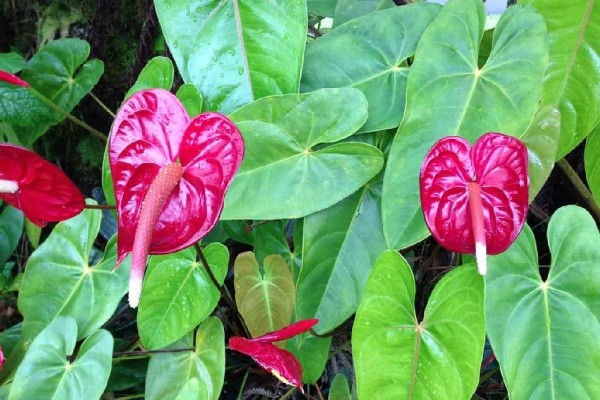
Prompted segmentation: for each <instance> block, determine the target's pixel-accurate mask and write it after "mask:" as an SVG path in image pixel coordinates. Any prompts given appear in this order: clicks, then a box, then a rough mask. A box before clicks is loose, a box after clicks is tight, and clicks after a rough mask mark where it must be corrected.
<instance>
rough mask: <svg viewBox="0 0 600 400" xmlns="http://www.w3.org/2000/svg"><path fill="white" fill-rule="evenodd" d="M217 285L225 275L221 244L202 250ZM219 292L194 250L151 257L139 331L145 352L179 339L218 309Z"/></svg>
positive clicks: (226, 259)
mask: <svg viewBox="0 0 600 400" xmlns="http://www.w3.org/2000/svg"><path fill="white" fill-rule="evenodd" d="M203 252H204V255H205V257H206V260H207V261H208V264H209V266H210V267H211V271H212V273H213V274H214V276H215V278H216V279H217V281H218V282H219V283H220V284H223V281H224V280H225V276H226V275H227V265H228V263H229V251H228V250H227V248H226V247H225V246H224V245H222V244H220V243H212V244H210V245H208V246H206V248H205V249H204V250H203ZM220 297H221V293H220V291H219V289H218V288H216V287H215V285H214V284H213V282H212V281H211V279H210V277H209V276H208V274H207V273H206V270H205V269H204V266H203V265H202V263H201V262H200V261H196V251H195V250H194V249H193V248H189V249H185V250H182V251H179V252H177V253H173V254H168V255H164V256H152V257H150V263H149V265H148V271H147V272H146V276H145V278H144V286H143V289H142V297H141V302H140V310H139V313H138V318H137V321H138V330H139V333H140V339H141V340H142V343H143V344H144V346H145V347H146V348H148V349H159V348H162V347H165V346H167V345H170V344H172V343H173V342H175V341H177V340H179V339H181V338H182V337H183V336H184V335H185V334H186V333H188V332H189V331H191V330H192V329H194V327H195V326H197V325H198V324H199V323H200V322H202V321H203V320H204V319H205V318H206V317H208V315H210V313H211V312H213V310H214V309H215V307H216V306H217V303H218V302H219V299H220Z"/></svg>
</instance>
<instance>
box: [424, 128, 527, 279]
mask: <svg viewBox="0 0 600 400" xmlns="http://www.w3.org/2000/svg"><path fill="white" fill-rule="evenodd" d="M420 188H421V207H422V209H423V215H424V216H425V222H426V223H427V226H428V227H429V230H430V231H431V233H432V234H433V236H434V237H435V239H436V240H437V241H438V242H439V243H440V244H441V245H442V246H444V247H445V248H446V249H448V250H450V251H455V252H459V253H471V254H473V253H475V255H476V258H477V265H478V269H479V272H480V273H481V274H482V275H485V273H486V269H487V268H486V254H498V253H501V252H503V251H504V250H506V249H507V248H508V246H510V245H511V243H512V242H513V241H514V240H515V239H516V237H517V235H518V234H519V232H520V231H521V229H522V228H523V224H524V223H525V217H526V215H527V207H528V204H529V200H528V199H529V197H528V193H529V175H528V173H527V147H525V145H524V144H523V143H522V142H521V141H520V140H518V139H516V138H514V137H511V136H507V135H503V134H500V133H486V134H485V135H483V136H481V138H479V139H478V140H477V142H476V143H475V145H474V146H473V147H471V145H470V144H469V142H468V141H466V140H465V139H463V138H461V137H457V136H449V137H445V138H443V139H441V140H439V141H438V142H437V143H435V144H434V145H433V147H432V148H431V149H430V150H429V152H428V153H427V155H426V156H425V160H424V161H423V164H422V166H421V175H420Z"/></svg>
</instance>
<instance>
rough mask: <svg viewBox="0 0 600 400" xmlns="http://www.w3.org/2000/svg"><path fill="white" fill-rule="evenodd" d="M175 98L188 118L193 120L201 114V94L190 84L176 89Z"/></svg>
mask: <svg viewBox="0 0 600 400" xmlns="http://www.w3.org/2000/svg"><path fill="white" fill-rule="evenodd" d="M177 98H178V99H179V101H181V103H182V104H183V106H184V107H185V110H186V111H187V113H188V114H189V116H190V118H193V117H195V116H196V115H198V114H200V113H201V112H202V102H203V99H202V94H201V93H200V91H199V90H198V88H197V87H196V86H194V85H192V84H191V83H184V84H183V85H181V86H180V87H179V89H177Z"/></svg>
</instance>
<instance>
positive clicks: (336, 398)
mask: <svg viewBox="0 0 600 400" xmlns="http://www.w3.org/2000/svg"><path fill="white" fill-rule="evenodd" d="M327 399H328V400H352V396H351V395H350V385H349V384H348V378H346V375H344V374H342V373H338V374H336V375H335V376H334V377H333V381H331V389H329V397H327Z"/></svg>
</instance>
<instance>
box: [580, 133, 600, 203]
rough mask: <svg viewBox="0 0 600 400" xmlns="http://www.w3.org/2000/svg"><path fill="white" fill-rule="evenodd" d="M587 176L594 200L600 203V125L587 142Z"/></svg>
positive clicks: (585, 156)
mask: <svg viewBox="0 0 600 400" xmlns="http://www.w3.org/2000/svg"><path fill="white" fill-rule="evenodd" d="M584 160H585V176H586V178H587V183H588V185H589V187H590V190H591V191H592V195H593V196H594V200H596V203H597V204H599V205H600V125H598V126H597V127H596V129H594V130H593V131H592V133H591V134H590V135H589V136H588V138H587V140H586V142H585V154H584Z"/></svg>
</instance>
